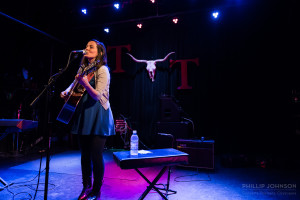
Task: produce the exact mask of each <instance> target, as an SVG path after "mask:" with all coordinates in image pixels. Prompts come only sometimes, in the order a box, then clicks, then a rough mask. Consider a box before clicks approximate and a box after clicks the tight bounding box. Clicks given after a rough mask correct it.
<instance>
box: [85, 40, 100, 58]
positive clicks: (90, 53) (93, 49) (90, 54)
mask: <svg viewBox="0 0 300 200" xmlns="http://www.w3.org/2000/svg"><path fill="white" fill-rule="evenodd" d="M85 50H86V54H85V55H84V56H85V57H86V58H88V59H89V60H93V59H95V58H96V57H97V55H98V48H97V43H96V42H95V41H89V42H88V43H87V45H86V47H85Z"/></svg>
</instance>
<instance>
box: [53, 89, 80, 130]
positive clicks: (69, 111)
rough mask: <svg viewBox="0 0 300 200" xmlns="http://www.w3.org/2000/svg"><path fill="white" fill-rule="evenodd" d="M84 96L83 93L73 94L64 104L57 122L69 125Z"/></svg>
mask: <svg viewBox="0 0 300 200" xmlns="http://www.w3.org/2000/svg"><path fill="white" fill-rule="evenodd" d="M82 96H83V93H76V92H73V93H72V94H71V95H70V96H69V97H68V99H67V100H66V103H65V104H64V106H63V107H62V109H61V111H60V112H59V114H58V116H57V118H56V120H58V121H60V122H62V123H65V124H69V122H70V121H71V119H72V117H73V115H74V113H75V110H76V107H77V105H78V103H79V101H80V99H81V97H82Z"/></svg>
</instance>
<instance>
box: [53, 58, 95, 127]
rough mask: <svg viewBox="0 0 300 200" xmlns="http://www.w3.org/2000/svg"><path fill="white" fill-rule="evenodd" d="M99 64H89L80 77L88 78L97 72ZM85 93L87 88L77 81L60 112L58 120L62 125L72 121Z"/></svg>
mask: <svg viewBox="0 0 300 200" xmlns="http://www.w3.org/2000/svg"><path fill="white" fill-rule="evenodd" d="M97 63H98V62H97V61H95V62H93V63H91V64H89V65H88V66H87V67H85V69H84V70H83V72H82V73H81V74H80V75H81V76H85V75H86V76H88V75H89V74H90V73H92V72H94V71H96V70H97V66H96V64H97ZM81 67H82V66H81ZM82 68H83V67H82ZM91 78H92V76H91V77H90V79H91ZM90 79H89V80H90ZM84 92H85V88H84V87H83V86H82V85H81V84H79V83H78V81H77V80H75V82H74V84H73V86H72V88H71V89H70V92H69V94H68V95H67V96H66V98H65V104H64V106H63V107H62V109H61V111H60V112H59V114H58V116H57V118H56V120H58V121H60V122H62V123H65V124H68V123H69V122H70V121H71V119H72V116H73V115H74V113H75V110H76V107H77V105H78V103H79V101H80V99H81V97H82V96H83V94H84Z"/></svg>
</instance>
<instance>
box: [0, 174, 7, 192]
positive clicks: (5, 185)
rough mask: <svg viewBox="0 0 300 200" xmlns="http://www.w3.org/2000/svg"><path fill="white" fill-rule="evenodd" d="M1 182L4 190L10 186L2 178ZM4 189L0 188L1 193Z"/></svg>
mask: <svg viewBox="0 0 300 200" xmlns="http://www.w3.org/2000/svg"><path fill="white" fill-rule="evenodd" d="M0 182H1V183H2V184H3V185H4V188H6V187H7V186H8V184H7V183H6V182H5V180H3V179H2V178H1V177H0ZM4 188H2V187H0V191H2V190H4Z"/></svg>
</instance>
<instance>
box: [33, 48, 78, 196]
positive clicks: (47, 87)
mask: <svg viewBox="0 0 300 200" xmlns="http://www.w3.org/2000/svg"><path fill="white" fill-rule="evenodd" d="M71 54H72V52H71V53H70V54H69V59H68V63H67V66H66V67H65V68H64V69H63V70H61V69H60V71H59V72H58V73H56V74H54V75H53V76H51V77H50V79H49V81H48V85H45V88H44V89H43V91H42V92H41V93H40V94H39V95H38V96H37V97H36V98H35V99H34V100H33V102H32V103H31V104H30V106H33V105H34V104H35V103H36V102H37V101H38V100H39V98H40V97H41V96H42V95H43V94H44V93H45V92H46V91H47V95H46V103H45V118H44V122H43V123H42V131H45V132H46V133H47V134H46V136H47V137H46V138H47V141H46V142H47V148H46V156H47V158H46V174H45V191H44V200H47V197H48V182H49V165H50V149H51V137H50V132H49V131H48V102H49V96H50V94H51V91H50V88H51V86H52V85H53V84H54V83H55V82H56V80H57V79H58V78H59V77H60V76H61V75H62V73H63V72H64V71H66V69H67V68H68V66H69V63H70V56H71Z"/></svg>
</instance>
